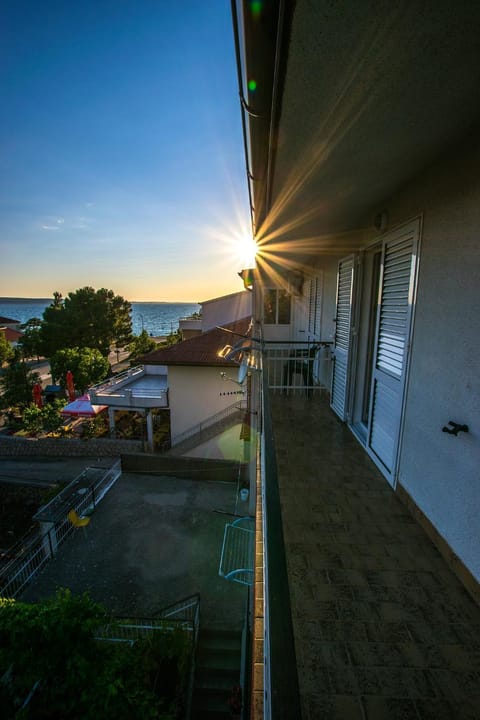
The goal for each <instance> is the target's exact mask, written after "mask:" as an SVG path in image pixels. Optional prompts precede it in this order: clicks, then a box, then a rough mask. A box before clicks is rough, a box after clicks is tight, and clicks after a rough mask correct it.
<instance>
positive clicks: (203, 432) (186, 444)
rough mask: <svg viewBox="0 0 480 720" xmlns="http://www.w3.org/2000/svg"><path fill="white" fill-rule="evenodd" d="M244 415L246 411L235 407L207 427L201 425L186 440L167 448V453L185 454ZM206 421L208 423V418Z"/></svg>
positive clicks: (237, 421) (240, 420) (238, 420)
mask: <svg viewBox="0 0 480 720" xmlns="http://www.w3.org/2000/svg"><path fill="white" fill-rule="evenodd" d="M244 415H245V411H242V410H238V409H236V408H233V409H232V410H231V411H230V414H228V415H227V416H226V417H223V418H221V419H219V420H217V422H214V423H212V424H211V425H208V424H207V426H206V427H201V428H200V429H198V430H197V431H196V432H193V433H192V435H190V436H189V437H187V438H185V440H182V442H180V443H178V444H177V445H174V446H173V447H171V448H170V450H167V452H166V453H165V455H167V456H168V455H170V456H174V457H178V456H181V455H184V454H185V453H186V452H188V451H189V450H193V448H196V447H198V446H199V445H202V443H204V442H207V441H208V440H211V439H212V438H214V437H217V435H220V434H221V433H222V432H224V430H228V429H229V428H231V427H232V426H233V425H236V424H237V423H240V422H242V419H243V417H244ZM206 423H208V420H207V421H206Z"/></svg>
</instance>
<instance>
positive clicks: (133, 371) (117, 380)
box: [89, 365, 145, 395]
mask: <svg viewBox="0 0 480 720" xmlns="http://www.w3.org/2000/svg"><path fill="white" fill-rule="evenodd" d="M144 370H145V367H144V366H143V365H136V366H135V367H133V368H129V369H128V370H124V371H123V372H121V373H119V374H118V375H113V376H112V377H111V378H108V380H102V382H100V383H97V384H96V385H92V386H91V387H90V388H89V392H93V393H95V394H97V395H98V392H99V390H103V389H104V388H109V387H114V386H115V385H119V384H121V383H123V382H124V380H128V379H130V378H132V377H134V376H136V375H139V374H141V373H143V372H144Z"/></svg>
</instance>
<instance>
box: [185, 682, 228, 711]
mask: <svg viewBox="0 0 480 720" xmlns="http://www.w3.org/2000/svg"><path fill="white" fill-rule="evenodd" d="M231 691H232V687H230V688H228V690H218V691H216V692H214V691H212V690H210V691H208V690H201V689H198V690H195V692H194V695H193V702H192V709H193V713H192V715H193V717H194V718H196V717H197V714H198V713H199V712H203V713H205V712H209V713H210V715H209V716H208V717H216V715H214V713H225V715H226V717H231V715H230V706H229V704H228V699H229V698H230V696H231Z"/></svg>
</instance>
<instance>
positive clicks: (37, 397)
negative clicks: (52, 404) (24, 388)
mask: <svg viewBox="0 0 480 720" xmlns="http://www.w3.org/2000/svg"><path fill="white" fill-rule="evenodd" d="M32 395H33V402H34V403H35V405H36V406H37V407H39V408H41V407H43V400H42V386H41V385H40V383H35V385H34V386H33V388H32Z"/></svg>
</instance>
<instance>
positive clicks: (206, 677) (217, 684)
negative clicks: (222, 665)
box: [195, 665, 240, 690]
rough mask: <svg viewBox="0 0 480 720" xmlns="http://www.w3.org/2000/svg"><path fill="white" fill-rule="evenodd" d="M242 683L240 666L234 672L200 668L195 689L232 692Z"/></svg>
mask: <svg viewBox="0 0 480 720" xmlns="http://www.w3.org/2000/svg"><path fill="white" fill-rule="evenodd" d="M239 681H240V666H237V667H236V668H235V669H234V670H233V669H232V670H227V669H218V668H205V667H198V665H197V668H196V672H195V688H198V689H199V690H209V689H212V690H230V689H231V688H232V687H233V686H234V685H238V683H239Z"/></svg>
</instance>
